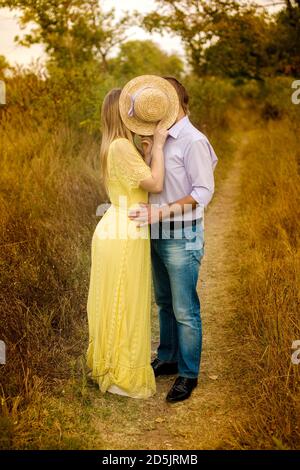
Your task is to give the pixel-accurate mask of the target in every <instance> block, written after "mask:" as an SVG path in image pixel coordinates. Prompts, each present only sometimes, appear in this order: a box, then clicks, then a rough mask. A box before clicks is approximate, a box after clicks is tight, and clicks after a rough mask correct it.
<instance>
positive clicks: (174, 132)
mask: <svg viewBox="0 0 300 470" xmlns="http://www.w3.org/2000/svg"><path fill="white" fill-rule="evenodd" d="M189 122H190V120H189V118H188V116H184V117H183V118H182V119H180V121H178V122H176V123H175V124H174V125H173V126H172V127H170V129H169V131H168V133H169V135H170V136H171V137H173V138H174V139H177V137H178V135H179V134H180V132H181V131H182V129H184V128H185V126H186V125H187V124H188V123H189Z"/></svg>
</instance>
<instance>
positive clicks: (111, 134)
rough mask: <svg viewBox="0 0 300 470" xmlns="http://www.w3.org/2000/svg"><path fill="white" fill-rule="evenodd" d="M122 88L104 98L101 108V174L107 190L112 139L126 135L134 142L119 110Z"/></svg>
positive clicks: (114, 90)
mask: <svg viewBox="0 0 300 470" xmlns="http://www.w3.org/2000/svg"><path fill="white" fill-rule="evenodd" d="M121 91H122V90H121V88H114V89H112V90H111V91H110V92H109V93H107V95H106V96H105V98H104V101H103V103H102V108H101V132H102V138H101V147H100V175H101V181H102V183H103V185H104V188H105V190H106V192H107V176H108V175H107V156H108V149H109V146H110V144H111V143H112V141H113V140H114V139H116V138H118V137H125V138H126V139H128V140H130V141H131V142H133V136H132V133H131V131H130V130H129V129H128V128H127V127H126V126H125V124H123V121H122V119H121V116H120V112H119V98H120V94H121Z"/></svg>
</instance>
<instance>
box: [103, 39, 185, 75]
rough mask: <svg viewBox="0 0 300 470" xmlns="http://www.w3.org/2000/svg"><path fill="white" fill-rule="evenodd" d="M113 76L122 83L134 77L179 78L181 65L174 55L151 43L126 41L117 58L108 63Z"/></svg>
mask: <svg viewBox="0 0 300 470" xmlns="http://www.w3.org/2000/svg"><path fill="white" fill-rule="evenodd" d="M110 69H111V70H112V73H113V75H114V76H115V77H116V78H117V79H118V80H119V81H120V82H123V83H126V82H127V81H128V80H130V79H131V78H133V77H134V76H136V75H147V74H150V75H151V74H155V75H175V76H177V77H180V76H181V75H182V72H183V63H182V61H181V60H180V58H179V57H178V56H177V55H175V54H170V55H169V54H167V53H166V52H164V51H162V50H161V49H160V47H159V46H158V45H157V44H155V43H154V42H153V41H127V42H125V43H124V44H122V45H121V48H120V52H119V54H118V56H117V57H116V58H114V59H112V60H111V61H110Z"/></svg>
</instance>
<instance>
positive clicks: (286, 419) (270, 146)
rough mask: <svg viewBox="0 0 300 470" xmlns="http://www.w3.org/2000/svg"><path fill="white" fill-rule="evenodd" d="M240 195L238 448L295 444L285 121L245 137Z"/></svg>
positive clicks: (296, 201)
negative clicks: (243, 409)
mask: <svg viewBox="0 0 300 470" xmlns="http://www.w3.org/2000/svg"><path fill="white" fill-rule="evenodd" d="M247 138H248V145H246V146H245V148H244V151H243V159H244V170H243V174H242V181H241V183H242V188H243V191H242V192H241V195H240V221H239V226H238V230H239V238H238V240H239V243H238V247H237V251H238V253H239V255H238V265H239V269H240V286H239V292H238V308H239V311H240V315H239V320H240V323H239V330H240V338H241V342H242V343H243V350H241V357H240V360H241V364H242V367H243V369H244V370H243V374H244V380H246V382H247V385H248V390H249V405H251V408H252V410H253V411H252V413H251V416H250V417H249V423H248V425H247V426H246V427H245V428H244V429H241V428H239V427H237V433H236V437H237V439H236V443H235V444H236V445H237V446H242V447H246V448H259V449H264V448H267V449H270V448H292V449H296V448H298V449H299V447H300V398H299V396H300V366H297V365H293V364H292V362H291V354H292V349H291V347H292V342H293V341H294V340H298V339H300V318H299V307H300V305H299V303H300V302H299V300H300V299H299V292H300V290H299V272H300V270H299V268H300V253H299V241H300V239H299V234H300V217H299V216H300V211H299V207H300V195H299V186H300V178H299V172H298V170H299V160H300V158H299V157H300V153H299V141H298V131H297V126H296V124H295V123H293V122H291V121H290V120H289V119H288V118H286V119H285V120H282V121H277V122H272V121H270V122H269V123H268V125H267V124H266V123H264V122H261V123H259V128H256V130H253V131H250V132H248V133H247Z"/></svg>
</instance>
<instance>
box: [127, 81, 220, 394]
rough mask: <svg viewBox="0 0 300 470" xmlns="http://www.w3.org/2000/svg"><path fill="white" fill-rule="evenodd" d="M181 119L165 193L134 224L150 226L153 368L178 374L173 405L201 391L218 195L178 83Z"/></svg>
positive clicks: (211, 161) (172, 135)
mask: <svg viewBox="0 0 300 470" xmlns="http://www.w3.org/2000/svg"><path fill="white" fill-rule="evenodd" d="M164 78H165V79H166V80H167V81H168V82H169V83H170V84H172V85H173V87H174V88H175V90H176V92H177V94H178V97H179V101H180V107H179V113H178V116H177V120H176V122H175V124H174V125H173V126H172V127H171V128H170V129H169V131H168V134H169V135H168V138H167V141H166V144H165V147H164V156H165V183H164V188H163V191H162V192H161V193H159V194H152V195H151V196H150V204H149V205H146V204H145V205H142V206H141V208H140V211H138V212H136V213H133V214H131V216H130V217H131V218H132V219H135V220H136V221H139V223H140V224H141V225H143V224H145V223H149V224H151V256H152V272H153V283H154V291H155V299H156V303H157V305H158V310H159V321H160V344H159V347H158V351H157V358H156V359H155V360H154V361H153V362H152V367H153V370H154V373H155V376H156V377H157V376H160V375H172V374H176V373H178V377H177V379H176V380H175V383H174V384H173V386H172V388H171V390H170V391H169V393H168V394H167V397H166V399H167V401H168V402H177V401H181V400H185V399H187V398H189V396H190V395H191V393H192V390H193V389H194V388H195V387H196V386H197V383H198V375H199V368H200V359H201V349H202V325H201V316H200V300H199V297H198V294H197V280H198V274H199V268H200V264H201V259H202V257H203V254H204V236H203V233H204V232H203V208H204V207H206V206H207V205H208V203H209V202H210V201H211V199H212V196H213V193H214V169H215V166H216V164H217V157H216V154H215V152H214V150H213V148H212V146H211V145H210V143H209V141H208V139H207V138H206V137H205V135H204V134H202V133H201V132H200V131H199V130H198V129H196V128H195V127H194V126H193V125H192V124H191V122H190V120H189V118H188V113H189V111H188V103H189V97H188V94H187V91H186V90H185V88H184V86H183V85H182V84H181V83H180V82H179V81H178V80H177V79H176V78H173V77H164Z"/></svg>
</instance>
